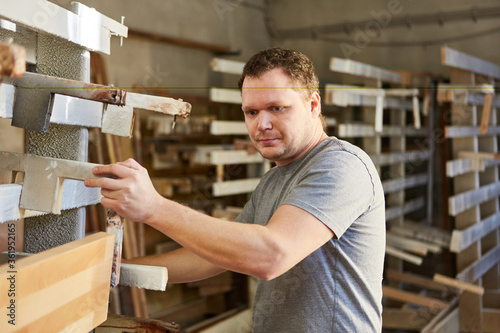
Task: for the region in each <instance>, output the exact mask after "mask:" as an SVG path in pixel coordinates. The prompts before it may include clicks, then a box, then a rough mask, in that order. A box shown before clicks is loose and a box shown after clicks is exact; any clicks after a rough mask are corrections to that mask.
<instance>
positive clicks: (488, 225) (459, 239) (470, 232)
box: [450, 213, 500, 253]
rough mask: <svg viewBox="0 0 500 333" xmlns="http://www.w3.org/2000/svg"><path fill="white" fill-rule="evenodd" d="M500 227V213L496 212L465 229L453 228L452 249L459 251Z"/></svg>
mask: <svg viewBox="0 0 500 333" xmlns="http://www.w3.org/2000/svg"><path fill="white" fill-rule="evenodd" d="M499 228H500V214H498V213H497V214H494V215H491V216H489V217H488V218H486V219H484V220H482V221H481V222H480V223H477V224H473V225H471V226H470V227H468V228H467V229H465V230H457V229H455V230H453V233H452V235H451V243H450V251H451V252H455V253H459V252H461V251H463V250H465V249H466V248H468V247H469V246H470V245H472V244H473V243H475V242H477V241H478V240H480V239H481V238H483V237H485V236H486V235H488V234H490V233H491V232H494V231H495V230H496V229H499Z"/></svg>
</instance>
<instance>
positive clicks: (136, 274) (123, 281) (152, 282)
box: [119, 264, 168, 291]
mask: <svg viewBox="0 0 500 333" xmlns="http://www.w3.org/2000/svg"><path fill="white" fill-rule="evenodd" d="M167 281H168V271H167V268H165V267H160V266H148V265H134V264H121V265H120V282H119V284H120V285H123V286H132V287H137V288H143V289H149V290H161V291H165V290H166V288H167Z"/></svg>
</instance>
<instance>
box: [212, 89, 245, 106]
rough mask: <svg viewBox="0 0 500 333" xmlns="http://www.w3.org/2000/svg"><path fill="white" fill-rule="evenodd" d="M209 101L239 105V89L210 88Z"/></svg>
mask: <svg viewBox="0 0 500 333" xmlns="http://www.w3.org/2000/svg"><path fill="white" fill-rule="evenodd" d="M210 100H211V101H212V102H219V103H231V104H241V92H240V90H239V89H227V88H210Z"/></svg>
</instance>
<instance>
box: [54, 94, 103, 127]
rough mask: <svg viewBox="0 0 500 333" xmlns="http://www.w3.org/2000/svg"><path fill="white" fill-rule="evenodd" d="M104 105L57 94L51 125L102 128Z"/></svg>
mask: <svg viewBox="0 0 500 333" xmlns="http://www.w3.org/2000/svg"><path fill="white" fill-rule="evenodd" d="M103 107H104V106H103V103H100V102H96V101H91V100H86V99H81V98H76V97H71V96H64V95H59V94H55V95H54V104H53V106H52V115H51V116H50V122H51V123H57V124H64V125H78V126H83V127H101V122H102V113H103Z"/></svg>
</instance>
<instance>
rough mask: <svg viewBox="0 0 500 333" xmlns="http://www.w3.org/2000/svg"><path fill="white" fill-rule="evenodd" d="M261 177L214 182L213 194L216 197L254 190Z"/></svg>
mask: <svg viewBox="0 0 500 333" xmlns="http://www.w3.org/2000/svg"><path fill="white" fill-rule="evenodd" d="M259 182H260V178H248V179H238V180H228V181H225V182H216V183H213V184H212V190H213V195H214V196H215V197H222V196H226V195H235V194H243V193H250V192H252V191H253V190H254V189H255V187H257V184H259Z"/></svg>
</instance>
